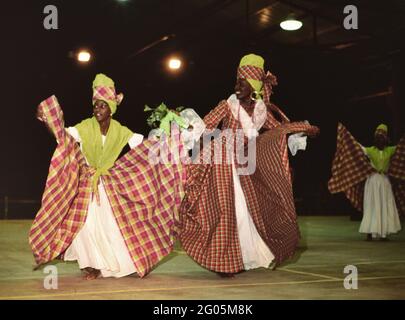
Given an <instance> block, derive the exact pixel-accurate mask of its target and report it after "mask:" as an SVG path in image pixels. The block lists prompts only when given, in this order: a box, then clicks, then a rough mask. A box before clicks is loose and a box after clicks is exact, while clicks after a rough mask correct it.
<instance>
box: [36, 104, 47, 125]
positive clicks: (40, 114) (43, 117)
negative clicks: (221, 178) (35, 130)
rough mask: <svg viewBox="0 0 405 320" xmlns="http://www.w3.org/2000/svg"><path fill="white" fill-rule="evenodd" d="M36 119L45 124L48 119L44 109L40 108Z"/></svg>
mask: <svg viewBox="0 0 405 320" xmlns="http://www.w3.org/2000/svg"><path fill="white" fill-rule="evenodd" d="M36 117H37V119H38V120H39V121H41V122H45V120H46V118H45V115H44V112H43V111H42V109H41V108H40V107H39V106H38V108H37V114H36Z"/></svg>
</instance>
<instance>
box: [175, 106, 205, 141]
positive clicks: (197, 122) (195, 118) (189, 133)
mask: <svg viewBox="0 0 405 320" xmlns="http://www.w3.org/2000/svg"><path fill="white" fill-rule="evenodd" d="M180 116H181V117H182V118H183V119H184V120H186V121H187V122H188V123H189V124H190V125H192V126H193V129H192V130H188V129H184V130H182V137H183V141H184V143H185V145H186V148H187V149H192V148H193V146H194V143H195V142H197V141H198V140H199V139H200V137H201V135H202V134H203V133H204V131H205V128H206V126H205V123H204V120H203V119H201V117H200V116H199V115H198V114H197V112H195V111H194V110H193V109H190V108H188V109H184V110H183V111H182V112H180Z"/></svg>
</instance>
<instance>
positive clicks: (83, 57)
mask: <svg viewBox="0 0 405 320" xmlns="http://www.w3.org/2000/svg"><path fill="white" fill-rule="evenodd" d="M90 58H91V55H90V53H89V52H88V51H80V52H79V53H78V54H77V60H78V61H80V62H89V61H90Z"/></svg>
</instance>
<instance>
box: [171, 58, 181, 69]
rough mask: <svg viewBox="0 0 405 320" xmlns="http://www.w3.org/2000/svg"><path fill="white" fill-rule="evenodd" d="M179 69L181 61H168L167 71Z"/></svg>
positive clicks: (174, 59)
mask: <svg viewBox="0 0 405 320" xmlns="http://www.w3.org/2000/svg"><path fill="white" fill-rule="evenodd" d="M180 67H181V60H180V59H178V58H171V59H170V60H169V69H171V70H178V69H180Z"/></svg>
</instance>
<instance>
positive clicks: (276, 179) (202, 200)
mask: <svg viewBox="0 0 405 320" xmlns="http://www.w3.org/2000/svg"><path fill="white" fill-rule="evenodd" d="M247 112H248V114H249V115H250V116H251V115H252V113H253V109H252V110H247ZM204 122H205V124H206V126H207V128H208V129H213V128H216V127H217V126H218V124H219V123H220V122H222V126H221V129H228V128H230V129H233V130H236V129H241V128H242V127H241V124H240V122H239V121H238V120H237V119H235V118H234V117H233V115H232V112H231V110H230V107H229V105H228V103H227V101H222V102H220V103H219V105H218V106H217V107H216V108H215V109H214V110H212V111H211V112H210V113H209V114H208V115H207V116H206V117H205V118H204ZM310 127H311V126H310V125H308V124H306V123H284V124H280V123H279V122H278V121H277V120H276V119H275V118H274V117H273V115H272V114H271V112H267V119H266V122H265V124H264V126H263V128H264V129H269V130H268V131H266V132H265V133H263V134H260V135H259V136H258V138H257V141H256V153H257V154H256V161H257V162H256V170H255V172H254V173H253V174H251V175H240V176H239V178H240V182H241V186H242V189H243V192H244V195H245V198H246V202H247V205H248V209H249V213H250V215H251V216H252V219H253V221H254V224H255V226H256V228H257V231H258V233H259V234H260V236H261V237H262V239H263V240H264V242H265V243H266V244H267V246H268V247H269V249H270V250H271V251H272V253H273V254H274V255H275V263H276V264H280V263H281V262H282V261H284V260H285V259H287V258H289V257H291V256H293V254H294V252H295V250H296V247H297V244H298V241H299V229H298V224H297V219H296V213H295V206H294V199H293V194H292V184H291V177H290V171H289V162H288V150H287V140H286V134H287V133H292V132H301V131H306V130H307V129H309V128H310ZM244 140H245V141H244V142H246V137H245V139H244ZM227 143H229V142H228V141H226V140H224V139H222V141H220V145H221V147H222V150H223V151H224V150H225V149H226V147H227V146H226V144H227ZM210 148H211V150H209V149H210ZM213 149H214V141H212V142H211V146H208V147H207V148H205V149H204V148H203V149H202V150H201V152H200V155H199V156H200V157H202V158H204V157H206V156H207V155H206V153H207V152H209V153H210V155H213V152H212V151H213ZM235 165H236V164H235ZM187 173H188V174H187V182H186V187H185V197H184V199H183V202H182V205H181V208H180V222H181V233H180V241H181V244H182V246H183V248H184V250H185V251H186V252H187V254H188V255H189V256H191V257H192V258H193V259H194V260H195V261H196V262H198V263H199V264H200V265H202V266H203V267H205V268H207V269H209V270H212V271H216V272H227V273H236V272H239V271H241V270H244V265H243V259H242V254H241V249H240V244H239V236H238V228H237V220H236V213H235V199H234V186H233V179H232V164H226V163H221V164H212V162H211V164H206V163H193V164H190V165H189V166H188V172H187Z"/></svg>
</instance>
